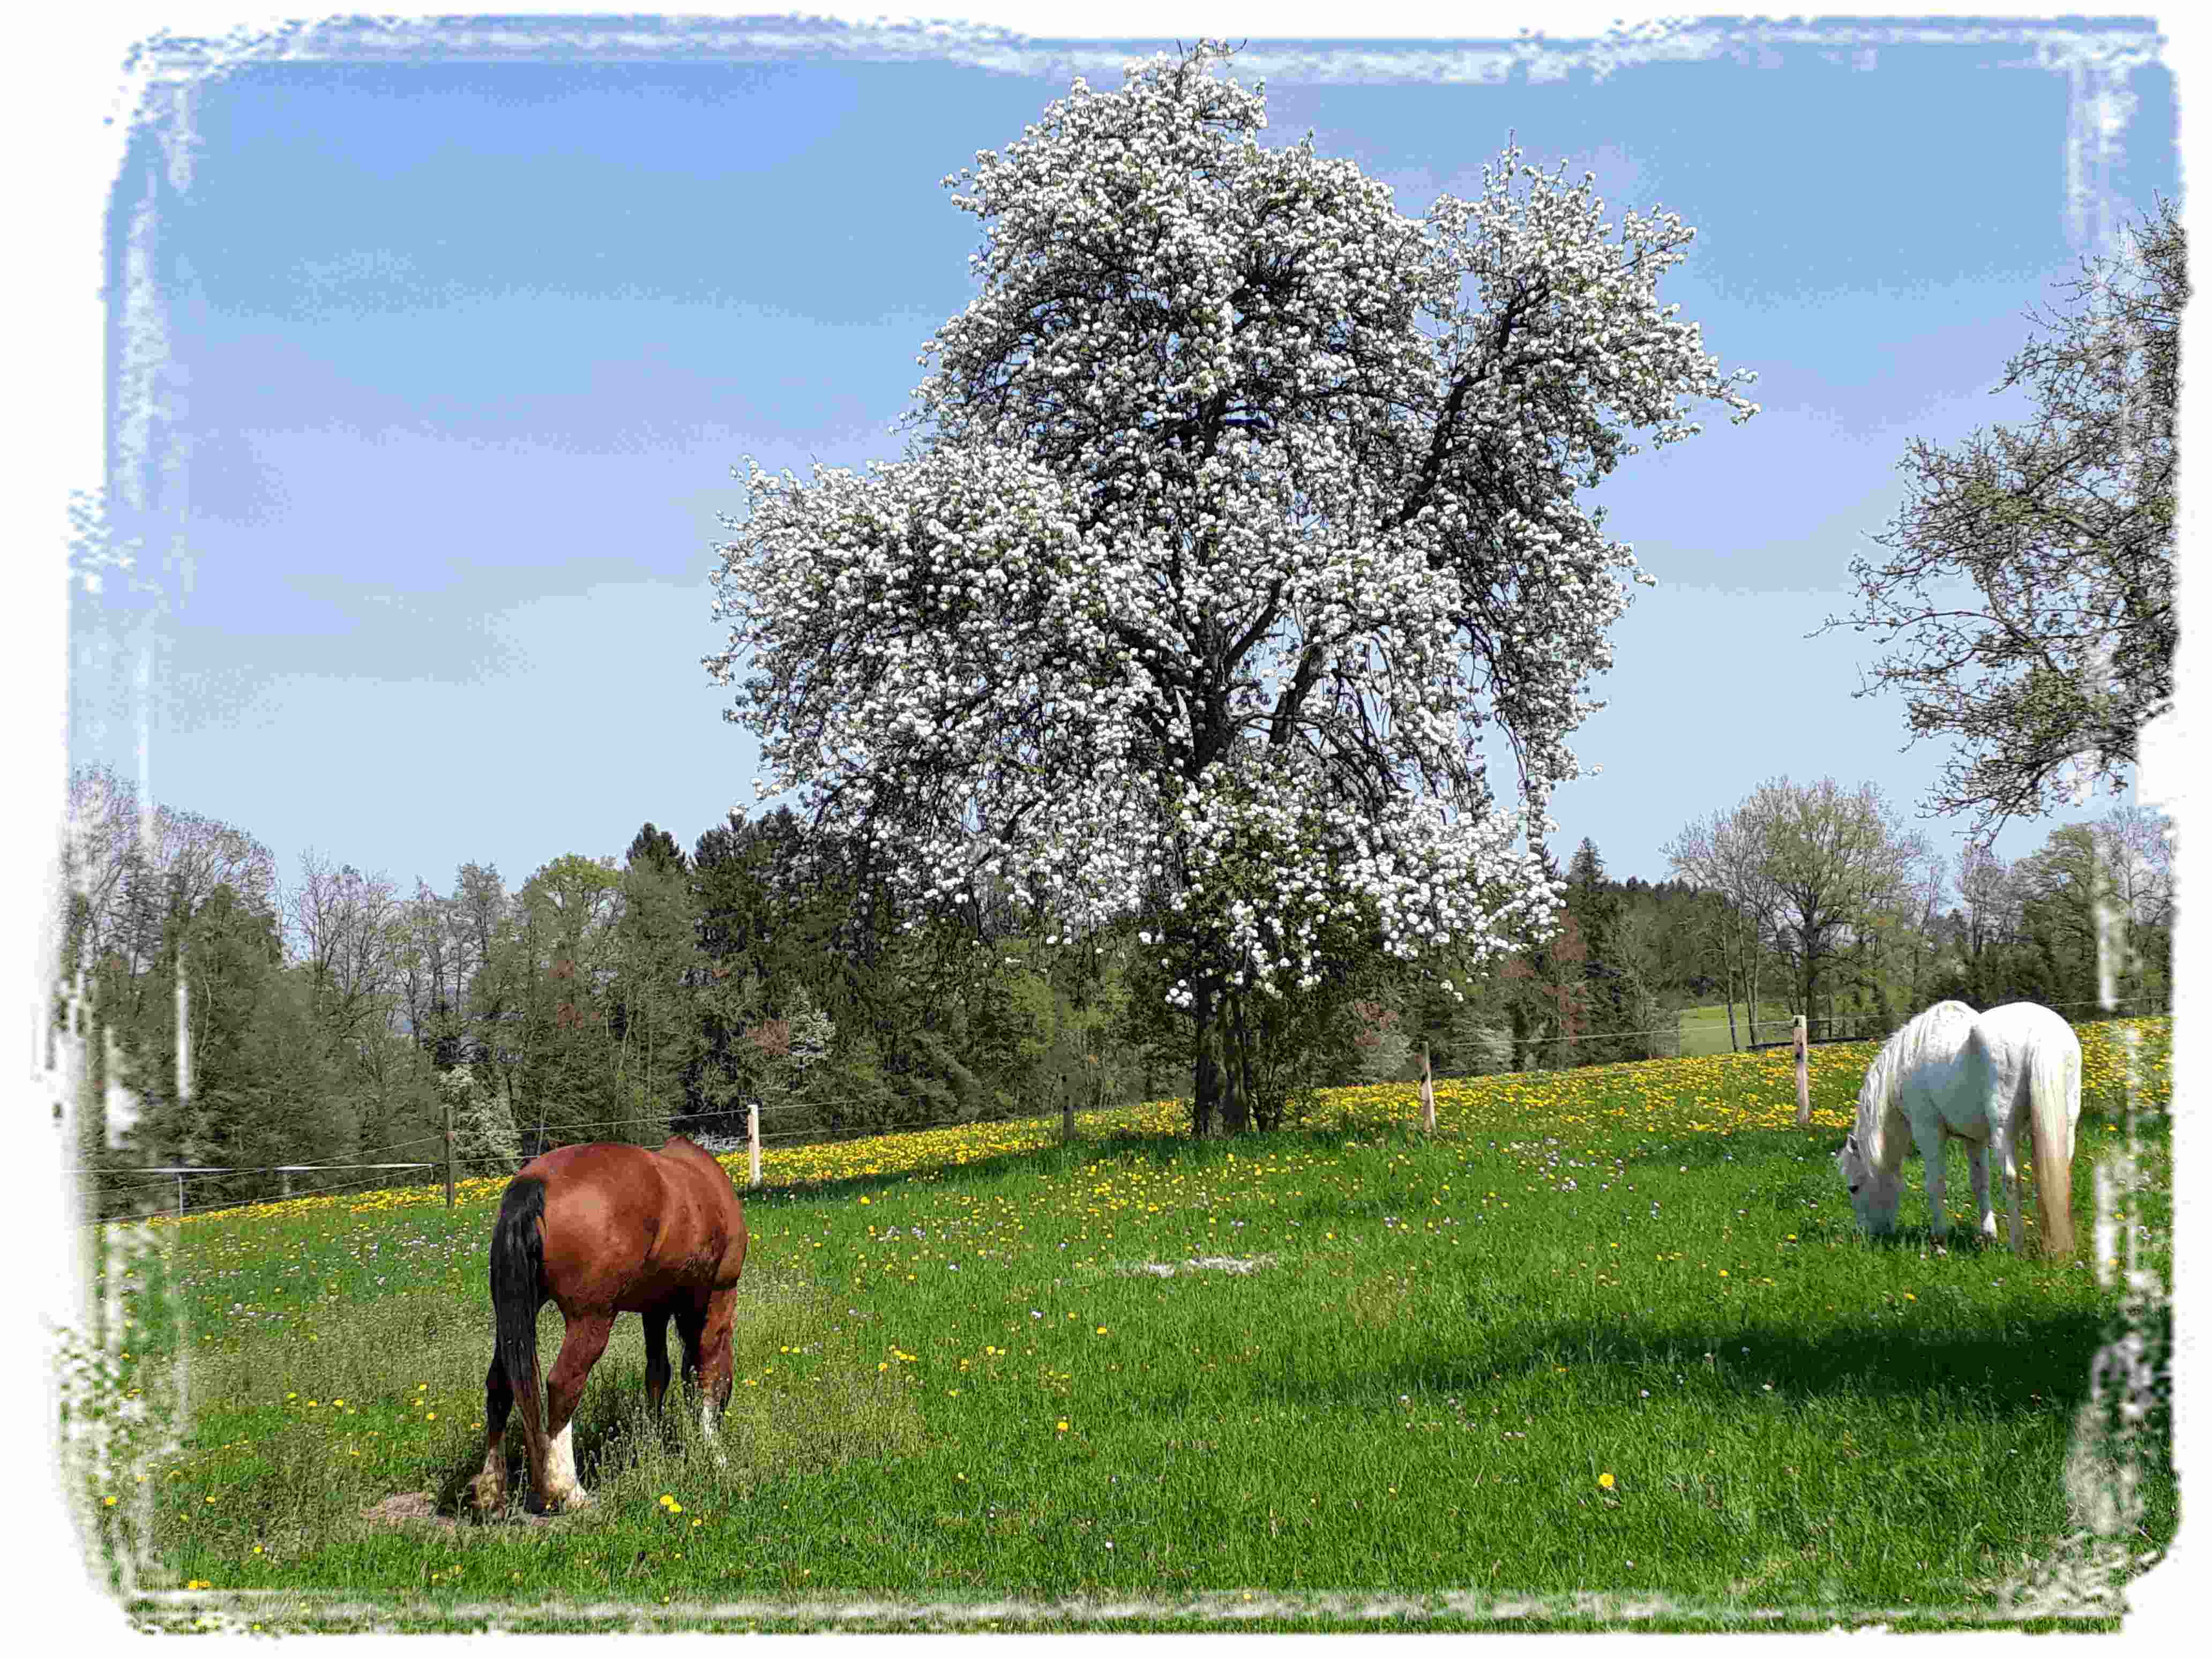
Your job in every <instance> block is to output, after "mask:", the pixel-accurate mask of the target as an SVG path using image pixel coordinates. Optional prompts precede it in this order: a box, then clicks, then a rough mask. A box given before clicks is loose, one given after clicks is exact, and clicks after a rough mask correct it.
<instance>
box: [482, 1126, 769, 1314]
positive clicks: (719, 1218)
mask: <svg viewBox="0 0 2212 1659" xmlns="http://www.w3.org/2000/svg"><path fill="white" fill-rule="evenodd" d="M526 1177H534V1178H536V1179H538V1181H540V1182H544V1187H545V1219H544V1259H545V1273H546V1278H547V1281H548V1283H549V1285H550V1287H551V1289H552V1291H553V1294H554V1297H555V1299H556V1301H558V1302H560V1303H562V1305H563V1308H564V1310H566V1308H567V1306H568V1304H570V1303H574V1304H578V1305H587V1304H588V1305H594V1306H601V1307H605V1308H610V1309H619V1310H629V1311H636V1310H641V1309H642V1308H646V1307H648V1306H653V1305H657V1304H659V1303H661V1302H663V1301H665V1299H666V1298H667V1297H669V1296H670V1295H671V1294H674V1293H675V1292H677V1291H687V1290H688V1291H697V1292H700V1293H702V1294H705V1293H711V1292H712V1291H715V1290H719V1289H723V1288H726V1285H728V1284H729V1283H732V1282H734V1281H735V1279H736V1278H737V1274H738V1270H739V1269H740V1268H741V1267H743V1265H744V1251H745V1243H746V1239H745V1227H744V1213H743V1211H742V1208H741V1206H739V1204H738V1196H737V1190H736V1188H735V1187H734V1186H733V1185H732V1183H731V1181H730V1178H729V1175H728V1173H727V1172H726V1170H723V1168H722V1167H721V1165H720V1164H717V1163H715V1162H714V1159H713V1158H710V1157H708V1155H707V1153H706V1152H703V1151H702V1150H701V1149H699V1148H698V1147H696V1146H692V1145H691V1143H690V1142H689V1141H684V1142H682V1143H681V1144H680V1146H679V1145H678V1142H677V1141H675V1140H673V1139H671V1142H670V1150H664V1151H661V1152H655V1151H653V1149H651V1148H649V1147H645V1146H632V1145H629V1144H628V1143H627V1142H623V1141H595V1142H592V1143H590V1144H588V1145H586V1146H562V1147H556V1149H555V1150H553V1151H552V1152H547V1153H544V1155H542V1156H541V1157H538V1158H532V1160H531V1161H530V1162H529V1163H528V1164H525V1165H523V1167H522V1168H521V1170H519V1171H518V1172H517V1173H516V1176H515V1179H517V1180H518V1181H520V1180H522V1179H524V1178H526Z"/></svg>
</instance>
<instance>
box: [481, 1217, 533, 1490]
mask: <svg viewBox="0 0 2212 1659" xmlns="http://www.w3.org/2000/svg"><path fill="white" fill-rule="evenodd" d="M544 1218H545V1183H544V1182H542V1181H540V1180H539V1179H538V1177H537V1176H516V1177H515V1178H514V1179H513V1181H510V1182H507V1195H506V1196H505V1197H504V1198H502V1199H501V1200H500V1201H499V1219H498V1220H496V1221H495V1222H494V1223H492V1229H491V1316H492V1342H493V1346H494V1348H495V1352H496V1355H497V1359H498V1363H499V1365H500V1367H501V1370H504V1371H505V1372H506V1373H507V1387H508V1388H509V1389H511V1390H513V1395H514V1403H515V1406H516V1408H517V1409H518V1410H520V1412H521V1413H522V1432H523V1436H524V1438H525V1443H526V1445H527V1446H528V1448H529V1450H530V1459H531V1467H532V1468H540V1467H542V1462H541V1460H542V1458H543V1456H544V1440H545V1425H544V1412H543V1410H542V1408H541V1407H540V1406H539V1404H538V1401H539V1399H540V1397H541V1395H542V1393H543V1390H542V1389H540V1387H539V1384H538V1304H540V1303H542V1302H543V1301H544V1270H545V1237H544V1230H543V1227H542V1225H541V1224H542V1223H543V1222H544Z"/></svg>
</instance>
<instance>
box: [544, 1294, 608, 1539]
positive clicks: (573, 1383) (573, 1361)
mask: <svg viewBox="0 0 2212 1659" xmlns="http://www.w3.org/2000/svg"><path fill="white" fill-rule="evenodd" d="M614 1322H615V1321H614V1316H613V1315H612V1314H587V1315H585V1316H581V1317H580V1318H576V1319H572V1320H570V1321H569V1322H568V1334H566V1335H565V1336H564V1337H562V1340H561V1357H560V1358H558V1359H556V1360H555V1361H554V1362H553V1374H552V1375H551V1376H549V1377H547V1378H546V1379H545V1395H546V1402H545V1403H546V1410H545V1436H546V1439H547V1442H548V1444H547V1446H546V1449H545V1468H544V1474H543V1478H542V1479H540V1480H538V1492H539V1494H540V1496H541V1498H543V1500H544V1505H545V1507H546V1509H547V1510H563V1509H580V1508H582V1507H583V1506H584V1505H585V1504H588V1503H590V1502H591V1501H592V1496H591V1494H590V1493H589V1492H586V1491H585V1490H584V1489H583V1488H582V1487H581V1486H578V1485H577V1484H576V1448H575V1444H574V1439H573V1437H572V1433H571V1431H572V1428H573V1424H572V1421H571V1419H574V1416H575V1414H576V1402H577V1401H580V1400H581V1399H582V1398H583V1397H584V1379H585V1378H586V1376H590V1375H591V1373H592V1366H593V1365H595V1364H598V1363H599V1356H600V1355H601V1354H602V1353H604V1352H606V1346H607V1335H608V1333H610V1332H611V1330H613V1328H614ZM532 1473H533V1474H536V1473H537V1472H536V1471H532Z"/></svg>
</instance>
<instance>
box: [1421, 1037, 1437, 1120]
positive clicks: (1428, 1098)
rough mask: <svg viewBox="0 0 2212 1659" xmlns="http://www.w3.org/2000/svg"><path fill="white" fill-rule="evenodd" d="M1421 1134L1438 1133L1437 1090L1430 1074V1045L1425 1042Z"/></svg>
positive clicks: (1422, 1055) (1422, 1049) (1423, 1046)
mask: <svg viewBox="0 0 2212 1659" xmlns="http://www.w3.org/2000/svg"><path fill="white" fill-rule="evenodd" d="M1421 1132H1422V1133H1424V1134H1431V1135H1432V1134H1434V1133H1436V1132H1437V1090H1436V1084H1435V1082H1434V1080H1433V1079H1431V1076H1430V1073H1429V1045H1428V1044H1427V1043H1425V1042H1424V1043H1423V1044H1422V1045H1421Z"/></svg>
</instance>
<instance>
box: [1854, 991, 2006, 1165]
mask: <svg viewBox="0 0 2212 1659" xmlns="http://www.w3.org/2000/svg"><path fill="white" fill-rule="evenodd" d="M1960 1014H1964V1015H1965V1016H1966V1019H1967V1021H1968V1023H1969V1024H1971V1023H1972V1021H1973V1019H1974V1018H1975V1017H1976V1016H1975V1014H1974V1011H1973V1010H1972V1008H1969V1007H1968V1006H1966V1004H1965V1003H1963V1002H1939V1003H1937V1004H1936V1006H1934V1007H1932V1008H1929V1009H1927V1010H1924V1011H1923V1012H1920V1013H1917V1014H1915V1015H1914V1016H1913V1017H1912V1018H1911V1019H1908V1020H1906V1021H1905V1024H1902V1025H1900V1026H1899V1027H1898V1028H1897V1030H1894V1031H1893V1032H1891V1033H1890V1035H1889V1041H1888V1042H1885V1043H1883V1044H1882V1045H1881V1051H1880V1052H1879V1053H1877V1054H1875V1057H1874V1059H1873V1060H1872V1061H1871V1062H1870V1063H1869V1065H1868V1066H1867V1069H1866V1080H1865V1081H1864V1082H1863V1083H1862V1084H1860V1085H1859V1106H1858V1115H1857V1119H1856V1120H1855V1121H1853V1124H1852V1126H1851V1137H1852V1139H1855V1140H1856V1141H1857V1143H1858V1146H1859V1151H1860V1152H1861V1153H1862V1154H1863V1156H1864V1157H1865V1158H1866V1161H1867V1162H1868V1164H1870V1165H1874V1166H1877V1167H1881V1166H1883V1164H1884V1160H1883V1158H1882V1152H1883V1150H1884V1147H1883V1141H1884V1139H1886V1137H1885V1135H1884V1133H1883V1131H1884V1130H1885V1129H1886V1128H1887V1126H1888V1123H1889V1121H1890V1119H1891V1118H1892V1117H1893V1115H1895V1108H1896V1106H1897V1092H1898V1085H1899V1082H1900V1081H1901V1080H1902V1079H1903V1078H1904V1075H1905V1073H1907V1072H1909V1071H1911V1069H1912V1068H1913V1067H1914V1066H1917V1065H1918V1064H1919V1063H1920V1062H1921V1060H1923V1059H1925V1058H1926V1057H1927V1054H1928V1051H1929V1049H1930V1048H1934V1047H1935V1046H1936V1042H1938V1041H1939V1040H1940V1039H1941V1037H1942V1033H1943V1030H1944V1027H1946V1026H1947V1025H1948V1024H1950V1023H1951V1022H1952V1021H1953V1020H1954V1019H1955V1018H1957V1017H1958V1015H1960Z"/></svg>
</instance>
